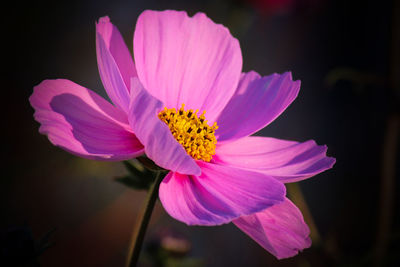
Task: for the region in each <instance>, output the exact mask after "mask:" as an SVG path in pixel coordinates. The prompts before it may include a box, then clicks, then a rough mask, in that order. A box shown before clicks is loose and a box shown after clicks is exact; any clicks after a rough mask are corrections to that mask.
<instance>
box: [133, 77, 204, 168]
mask: <svg viewBox="0 0 400 267" xmlns="http://www.w3.org/2000/svg"><path fill="white" fill-rule="evenodd" d="M131 88H132V90H131V103H130V106H129V115H128V116H129V123H130V125H131V127H132V129H133V131H134V132H135V133H136V135H137V137H138V139H139V140H140V142H142V144H144V147H145V151H146V155H147V156H148V157H149V158H151V159H152V160H153V161H154V162H155V163H156V164H157V165H158V166H160V167H163V168H165V169H167V170H171V171H175V172H179V173H183V174H197V175H198V174H200V172H201V170H200V168H199V166H197V164H196V162H195V161H194V159H193V158H192V157H191V156H189V154H187V153H186V150H185V149H184V148H183V147H182V145H181V144H179V143H178V142H177V141H176V140H175V138H174V136H173V135H172V134H171V131H170V130H169V128H168V126H167V125H166V124H165V123H164V122H162V121H161V120H160V119H159V118H158V116H157V115H158V113H159V112H160V111H161V109H162V108H163V106H164V105H163V103H162V102H161V101H159V100H158V99H156V98H155V97H153V96H151V95H150V94H149V93H148V92H147V91H146V89H144V88H143V86H142V85H141V83H140V81H139V80H138V79H137V78H132V83H131Z"/></svg>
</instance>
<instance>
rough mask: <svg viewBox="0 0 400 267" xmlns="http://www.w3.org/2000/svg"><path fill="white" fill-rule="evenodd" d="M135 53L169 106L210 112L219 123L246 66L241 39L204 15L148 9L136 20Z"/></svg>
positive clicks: (143, 76) (145, 78)
mask: <svg viewBox="0 0 400 267" xmlns="http://www.w3.org/2000/svg"><path fill="white" fill-rule="evenodd" d="M133 48H134V56H135V61H136V67H137V72H138V75H139V79H140V81H141V82H142V83H143V86H144V87H145V88H146V89H147V90H148V91H149V92H150V93H151V94H152V95H153V96H157V97H158V98H159V99H160V100H161V101H162V102H163V103H164V104H166V106H167V107H168V108H180V106H181V104H182V103H184V104H185V105H186V107H187V108H191V109H199V110H200V111H201V112H202V111H203V110H206V111H207V119H208V120H209V122H211V123H212V122H214V121H215V119H216V118H217V116H218V114H219V113H220V112H221V110H222V109H223V108H224V106H225V105H226V103H227V102H228V101H229V99H230V98H231V96H232V95H233V93H234V91H235V89H236V86H237V83H238V81H239V78H240V72H241V69H242V54H241V51H240V46H239V42H238V40H237V39H235V38H233V37H232V36H231V34H230V33H229V30H228V29H227V28H225V27H224V26H222V25H219V24H215V23H214V22H213V21H212V20H211V19H209V18H208V17H207V16H206V15H205V14H203V13H197V14H196V15H194V16H193V17H188V15H187V14H186V12H183V11H181V12H178V11H173V10H167V11H163V12H157V11H145V12H143V13H142V14H141V15H140V17H139V19H138V21H137V24H136V30H135V35H134V47H133Z"/></svg>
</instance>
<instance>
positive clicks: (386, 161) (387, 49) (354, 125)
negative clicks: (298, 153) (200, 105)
mask: <svg viewBox="0 0 400 267" xmlns="http://www.w3.org/2000/svg"><path fill="white" fill-rule="evenodd" d="M396 2H397V1H373V0H367V1H346V0H341V1H333V0H283V1H276V0H264V1H263V0H249V1H246V0H243V1H239V0H237V1H227V0H216V1H211V0H210V1H161V0H159V1H156V0H147V1H144V0H143V1H74V0H71V1H53V2H42V1H30V2H20V1H14V2H12V3H11V4H10V6H9V7H6V6H4V7H2V18H1V19H2V23H1V25H2V27H1V29H2V32H3V33H2V41H1V43H2V53H1V59H2V60H1V65H2V66H3V68H2V69H3V70H2V75H1V77H2V81H1V82H2V98H1V102H2V103H1V106H2V108H5V110H3V111H2V113H3V116H2V117H3V121H4V120H5V124H4V122H3V125H4V126H3V127H2V131H1V133H2V138H1V140H2V141H3V144H2V150H1V151H2V154H3V160H2V164H4V166H3V167H2V174H1V179H0V212H1V213H0V218H1V220H0V231H1V248H2V252H1V253H2V254H1V255H2V257H3V259H2V261H3V264H5V263H4V258H7V259H10V258H13V259H15V261H14V262H23V261H24V259H27V258H31V256H32V253H33V252H32V246H33V243H31V242H33V241H32V239H33V240H36V241H37V240H39V239H40V238H41V236H42V235H44V234H45V233H46V232H48V231H50V230H51V229H53V228H56V230H55V232H54V234H53V235H52V237H51V238H50V239H51V241H52V242H54V244H53V245H52V246H51V247H50V248H49V249H47V250H46V251H44V252H43V254H42V255H41V256H40V257H39V258H38V262H40V265H41V266H123V263H124V260H125V255H126V250H127V247H128V242H129V238H130V234H131V232H132V229H133V226H134V223H135V219H136V216H137V212H138V211H139V210H140V207H141V204H142V202H143V201H144V197H145V193H144V192H138V191H133V190H130V189H128V188H126V187H124V186H123V185H121V184H118V183H117V182H115V181H113V179H112V178H113V177H115V176H118V175H123V174H125V173H126V171H125V170H124V167H123V165H122V164H121V163H109V162H95V161H90V160H85V159H81V158H77V157H74V156H72V155H70V154H68V153H66V152H64V151H62V150H60V149H59V148H56V147H54V146H52V145H51V144H50V142H49V141H48V140H47V138H46V137H45V136H42V135H40V134H39V133H38V128H39V125H38V123H37V122H35V121H34V120H33V109H32V108H31V107H30V105H29V102H28V98H29V96H30V95H31V93H32V88H33V86H35V85H37V84H38V83H40V82H41V81H42V80H44V79H48V78H67V79H70V80H72V81H74V82H76V83H78V84H80V85H82V86H85V87H87V88H90V89H92V90H94V91H96V92H98V93H100V94H101V95H103V96H105V93H104V89H103V87H102V84H101V81H100V78H99V75H98V71H97V63H96V51H95V21H96V20H97V19H98V18H99V17H101V16H104V15H108V16H110V18H111V21H112V22H113V23H114V24H115V25H116V26H117V27H118V28H119V30H120V31H121V33H122V35H123V36H124V38H125V41H126V43H127V45H128V47H129V48H130V49H131V51H132V37H133V31H134V26H135V23H136V19H137V17H138V16H139V14H140V13H141V12H142V11H143V10H145V9H156V10H163V9H178V10H186V11H187V12H188V13H189V14H190V15H193V14H194V13H196V12H198V11H202V12H205V13H206V14H207V15H208V16H209V17H210V18H211V19H213V20H214V21H215V22H217V23H222V24H224V25H225V26H227V27H228V28H229V29H230V31H231V33H232V34H233V35H234V36H235V37H237V38H238V39H239V41H240V44H241V48H242V54H243V62H244V66H243V70H244V71H250V70H256V71H257V72H259V73H260V74H262V75H268V74H270V73H273V72H279V73H281V72H284V71H287V70H291V71H292V73H293V76H294V78H295V79H300V80H301V81H302V87H301V90H300V94H299V97H298V98H297V99H296V100H295V102H294V103H293V104H292V105H291V106H290V107H289V108H288V109H287V110H286V111H285V112H284V113H283V114H282V115H281V116H280V117H279V118H278V119H277V120H276V121H275V122H273V123H272V124H271V125H269V126H268V127H267V128H265V129H263V130H262V131H261V132H260V133H259V134H262V135H265V136H272V137H277V138H281V139H289V140H297V141H306V140H308V139H314V140H316V141H317V143H318V144H327V145H328V148H329V149H328V155H329V156H333V157H335V158H336V159H337V163H336V165H335V166H334V168H333V169H332V170H329V171H327V172H325V173H322V174H320V175H317V176H316V177H314V178H311V179H308V180H306V181H303V182H300V183H298V184H299V185H300V187H299V188H300V189H301V191H300V197H298V196H299V190H298V188H297V187H291V188H289V189H290V190H289V192H294V193H293V196H297V199H298V202H297V204H299V205H300V208H301V209H302V211H303V212H304V214H305V217H306V218H305V219H306V221H307V222H308V223H309V224H310V225H315V227H312V234H311V236H312V238H313V241H314V242H313V246H312V247H311V248H310V249H307V250H305V251H304V252H303V253H300V255H299V256H297V257H294V258H291V259H287V260H281V261H278V260H276V259H275V258H274V257H273V256H271V255H270V254H269V253H268V252H266V251H264V250H263V249H262V248H261V247H259V246H258V245H257V244H256V243H255V242H253V241H252V240H251V239H250V238H248V237H247V236H246V235H245V234H243V233H242V232H241V231H240V230H238V229H237V228H235V227H234V226H233V225H224V226H219V227H188V226H186V225H184V224H182V223H180V222H177V221H175V220H173V219H172V218H170V217H169V215H168V214H166V213H165V211H164V210H163V208H162V206H161V205H158V206H157V207H156V210H155V212H154V214H153V217H152V221H151V225H150V229H149V231H148V234H147V236H146V244H145V247H146V249H145V252H144V256H143V257H142V264H143V265H144V266H151V264H152V258H156V257H155V256H154V254H151V253H154V250H156V251H159V250H157V249H158V248H159V247H158V241H159V240H163V238H165V236H171V235H172V236H179V237H180V238H183V240H186V241H187V242H189V243H190V244H191V249H190V250H189V251H188V253H187V254H186V255H185V256H186V257H184V258H179V257H172V258H171V257H169V258H168V264H170V265H169V266H182V265H179V264H186V265H184V266H304V267H307V266H398V265H397V264H400V260H399V256H400V245H399V241H400V217H399V215H400V213H399V194H398V193H397V192H398V189H399V184H398V181H397V178H398V173H399V166H400V164H399V159H398V153H397V152H398V151H399V150H398V148H399V142H398V139H399V127H400V123H399V113H398V111H399V109H398V108H399V95H400V89H399V88H400V83H399V77H400V68H399V66H400V57H399V50H400V41H399V40H400V37H399V36H400V25H399V24H400V23H399V20H400V10H399V4H398V3H396ZM301 196H303V197H304V201H302V199H301ZM307 211H309V212H310V214H312V216H309V215H308V212H307ZM150 241H151V242H150ZM152 251H153V252H152ZM157 253H158V252H157ZM168 255H169V254H168ZM171 264H178V265H171ZM0 265H1V261H0ZM21 266H31V265H27V264H26V265H21Z"/></svg>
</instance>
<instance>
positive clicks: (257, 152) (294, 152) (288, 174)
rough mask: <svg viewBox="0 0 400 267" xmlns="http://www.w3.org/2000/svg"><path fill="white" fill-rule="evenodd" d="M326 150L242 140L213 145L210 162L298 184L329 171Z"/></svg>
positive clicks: (274, 141)
mask: <svg viewBox="0 0 400 267" xmlns="http://www.w3.org/2000/svg"><path fill="white" fill-rule="evenodd" d="M326 151H327V147H326V146H318V145H317V144H316V143H315V142H314V141H312V140H310V141H307V142H303V143H298V142H294V141H285V140H279V139H275V138H268V137H256V136H253V137H245V138H241V139H239V140H236V141H234V142H224V143H222V144H217V148H216V154H217V156H214V157H213V159H214V160H215V161H216V162H218V163H219V164H224V165H229V166H235V167H238V168H244V169H248V170H252V171H259V172H262V173H264V174H266V175H270V176H273V177H275V178H277V179H279V180H280V181H281V182H284V183H291V182H296V181H300V180H303V179H306V178H309V177H311V176H314V175H316V174H318V173H321V172H323V171H325V170H327V169H330V168H332V166H333V164H335V159H334V158H331V157H327V156H326Z"/></svg>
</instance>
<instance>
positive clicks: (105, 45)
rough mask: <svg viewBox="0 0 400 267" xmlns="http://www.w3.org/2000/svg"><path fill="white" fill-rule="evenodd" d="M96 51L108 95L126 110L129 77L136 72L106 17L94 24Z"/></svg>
mask: <svg viewBox="0 0 400 267" xmlns="http://www.w3.org/2000/svg"><path fill="white" fill-rule="evenodd" d="M96 52H97V65H98V67H99V73H100V77H101V80H102V82H103V85H104V88H105V90H106V92H107V94H108V96H109V97H110V99H111V101H112V102H113V103H114V104H115V105H116V106H118V107H119V108H121V109H122V110H124V111H125V112H127V111H128V107H129V99H130V97H129V86H130V78H131V77H136V76H137V74H136V70H135V66H134V64H133V60H132V56H131V55H130V53H129V50H128V48H127V46H126V45H125V43H124V40H123V39H122V37H121V34H120V33H119V31H118V29H117V28H116V27H115V26H114V25H113V24H111V23H110V19H109V18H108V17H103V18H100V20H99V23H97V24H96Z"/></svg>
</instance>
